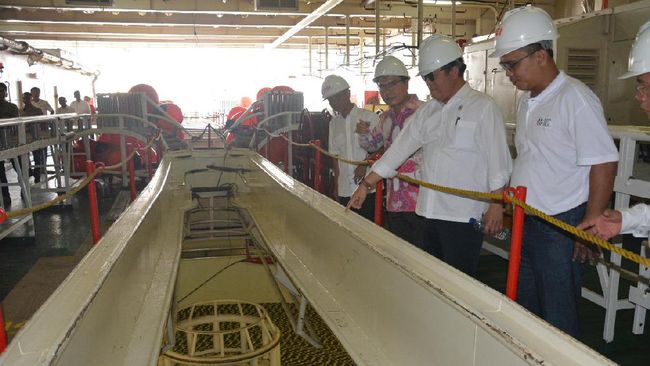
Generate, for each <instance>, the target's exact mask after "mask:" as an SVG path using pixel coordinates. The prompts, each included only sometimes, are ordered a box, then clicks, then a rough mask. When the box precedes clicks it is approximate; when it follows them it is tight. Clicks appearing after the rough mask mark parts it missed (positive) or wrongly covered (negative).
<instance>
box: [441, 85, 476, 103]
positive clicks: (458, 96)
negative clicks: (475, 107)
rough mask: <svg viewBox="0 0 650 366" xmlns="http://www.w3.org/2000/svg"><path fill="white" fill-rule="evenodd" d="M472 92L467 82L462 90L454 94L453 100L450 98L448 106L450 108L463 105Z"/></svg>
mask: <svg viewBox="0 0 650 366" xmlns="http://www.w3.org/2000/svg"><path fill="white" fill-rule="evenodd" d="M471 90H472V88H471V87H470V86H469V84H468V83H467V82H465V84H464V85H463V86H462V87H461V88H460V89H458V91H457V92H456V94H454V95H453V96H452V97H451V98H449V101H447V103H446V104H447V105H448V106H451V105H454V104H457V103H462V102H463V100H465V98H466V97H467V95H468V94H469V92H470V91H471Z"/></svg>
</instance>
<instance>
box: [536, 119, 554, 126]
mask: <svg viewBox="0 0 650 366" xmlns="http://www.w3.org/2000/svg"><path fill="white" fill-rule="evenodd" d="M537 125H538V126H540V127H551V119H550V118H539V119H538V120H537Z"/></svg>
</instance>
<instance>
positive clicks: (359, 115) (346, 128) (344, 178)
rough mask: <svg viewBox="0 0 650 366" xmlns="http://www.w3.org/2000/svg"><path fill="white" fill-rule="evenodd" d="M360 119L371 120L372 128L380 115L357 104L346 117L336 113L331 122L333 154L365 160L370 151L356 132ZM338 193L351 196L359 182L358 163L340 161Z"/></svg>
mask: <svg viewBox="0 0 650 366" xmlns="http://www.w3.org/2000/svg"><path fill="white" fill-rule="evenodd" d="M359 120H363V121H366V122H370V128H371V129H372V128H374V127H375V126H377V125H378V124H379V116H377V115H376V114H375V113H373V112H371V111H368V110H365V109H361V108H359V107H357V106H354V107H352V110H351V111H350V113H349V114H348V116H347V117H346V118H343V116H341V115H336V116H334V117H333V118H332V120H331V121H330V124H329V151H330V153H332V154H338V155H339V156H341V157H342V158H345V159H348V160H364V159H365V158H366V156H367V155H368V152H367V151H366V150H364V149H363V148H362V147H361V146H359V135H358V134H357V133H356V132H354V131H355V130H356V127H357V123H358V122H359ZM338 164H339V177H338V193H337V194H338V195H339V196H340V197H350V196H352V193H354V190H355V189H356V188H357V184H356V183H355V182H354V170H355V169H356V167H357V166H356V165H352V164H347V163H343V162H338Z"/></svg>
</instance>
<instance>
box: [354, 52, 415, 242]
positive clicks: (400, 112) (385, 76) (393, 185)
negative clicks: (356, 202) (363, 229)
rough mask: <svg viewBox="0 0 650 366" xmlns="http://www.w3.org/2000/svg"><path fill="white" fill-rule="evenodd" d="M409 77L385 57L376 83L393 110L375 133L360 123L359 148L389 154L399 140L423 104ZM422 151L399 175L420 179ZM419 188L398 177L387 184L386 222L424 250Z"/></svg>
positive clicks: (393, 59)
mask: <svg viewBox="0 0 650 366" xmlns="http://www.w3.org/2000/svg"><path fill="white" fill-rule="evenodd" d="M409 79H410V77H409V74H408V70H406V66H404V63H402V61H400V60H399V59H398V58H396V57H393V56H386V57H384V58H383V59H382V60H381V61H379V63H378V64H377V66H376V67H375V77H374V78H373V81H374V82H375V83H376V84H377V87H378V88H379V93H380V94H381V97H382V98H383V99H384V102H386V104H388V106H389V107H390V109H388V110H387V111H386V112H384V113H382V114H381V115H380V116H379V124H378V125H377V126H376V127H375V128H374V129H373V130H372V131H371V130H370V128H369V126H368V124H364V123H362V122H360V123H359V124H357V131H356V132H357V133H358V134H359V145H360V146H361V147H362V148H364V149H366V150H368V151H373V152H374V151H385V150H387V149H388V148H389V147H390V145H391V144H392V143H393V141H395V139H396V138H397V136H398V135H399V133H400V132H401V131H402V129H403V128H404V124H405V123H407V121H409V120H408V119H407V118H409V117H410V116H411V115H412V114H413V113H414V112H415V110H416V109H418V107H419V106H420V105H422V104H423V102H421V101H420V100H418V97H417V95H415V94H409V93H408V88H409ZM421 164H422V149H418V150H417V151H416V152H415V153H414V154H413V155H411V156H410V157H409V158H408V159H407V160H406V161H405V162H404V163H403V164H402V165H401V166H400V167H399V169H397V172H398V173H400V174H405V175H408V176H411V177H413V178H417V179H420V178H421V172H420V166H421ZM418 191H419V186H418V185H416V184H411V183H406V182H402V181H400V180H399V179H397V178H393V179H388V180H387V182H386V211H387V215H386V218H387V220H386V223H387V225H388V228H389V230H390V231H391V232H392V233H393V234H395V235H397V236H399V237H400V238H402V239H404V240H406V241H408V242H410V243H412V244H414V245H416V246H418V247H421V248H422V224H423V221H422V217H421V216H418V215H417V214H416V213H415V206H416V203H417V199H418Z"/></svg>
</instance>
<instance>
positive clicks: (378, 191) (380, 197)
mask: <svg viewBox="0 0 650 366" xmlns="http://www.w3.org/2000/svg"><path fill="white" fill-rule="evenodd" d="M383 201H384V182H383V181H382V180H379V182H377V187H376V188H375V224H377V225H379V226H382V217H381V212H382V208H383V207H382V203H383Z"/></svg>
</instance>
